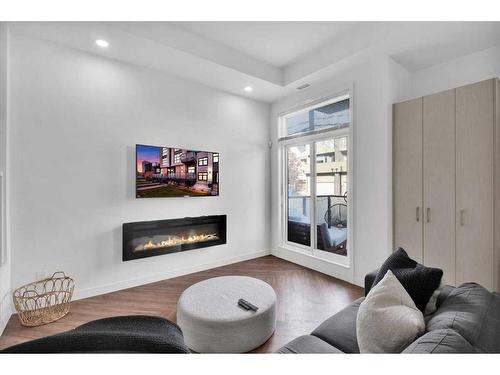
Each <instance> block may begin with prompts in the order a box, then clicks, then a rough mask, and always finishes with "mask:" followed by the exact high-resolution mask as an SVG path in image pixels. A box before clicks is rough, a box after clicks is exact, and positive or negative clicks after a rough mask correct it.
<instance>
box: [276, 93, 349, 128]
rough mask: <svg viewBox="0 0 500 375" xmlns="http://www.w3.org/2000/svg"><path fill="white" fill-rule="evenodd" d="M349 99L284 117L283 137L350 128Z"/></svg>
mask: <svg viewBox="0 0 500 375" xmlns="http://www.w3.org/2000/svg"><path fill="white" fill-rule="evenodd" d="M349 104H350V102H349V98H337V99H335V100H333V101H330V102H327V103H326V104H321V105H320V106H318V107H316V108H309V109H305V110H302V111H298V112H294V113H291V114H288V115H286V116H284V125H285V126H284V127H285V129H284V130H282V133H283V135H285V136H290V135H295V134H300V133H307V132H312V131H318V130H325V129H340V128H345V127H348V126H349V122H350V110H349Z"/></svg>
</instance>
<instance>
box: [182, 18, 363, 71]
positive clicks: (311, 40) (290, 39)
mask: <svg viewBox="0 0 500 375" xmlns="http://www.w3.org/2000/svg"><path fill="white" fill-rule="evenodd" d="M357 24H359V22H176V25H178V26H180V27H182V28H184V29H186V30H188V31H191V32H193V33H196V34H198V35H200V36H204V37H205V38H208V39H211V40H213V41H216V42H219V43H222V44H224V45H226V46H228V47H231V48H233V49H235V50H237V51H239V52H242V53H244V54H247V55H249V56H252V57H254V58H256V59H258V60H261V61H264V62H266V63H268V64H271V65H274V66H277V67H283V66H285V65H289V64H290V63H292V62H293V61H295V60H297V59H299V58H302V57H304V56H306V55H307V53H308V52H309V51H312V50H315V49H317V48H319V47H321V46H322V45H324V44H325V43H327V42H329V41H332V40H333V39H336V38H339V37H341V36H342V35H345V33H347V32H348V31H349V29H351V28H353V27H354V26H355V25H357Z"/></svg>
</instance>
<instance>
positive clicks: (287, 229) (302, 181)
mask: <svg viewBox="0 0 500 375" xmlns="http://www.w3.org/2000/svg"><path fill="white" fill-rule="evenodd" d="M280 126H281V130H282V134H283V135H284V137H282V138H281V139H280V140H279V141H280V145H281V146H282V149H283V151H284V152H283V159H282V165H283V168H282V170H283V171H284V186H283V191H284V195H283V196H284V200H285V201H284V202H283V203H284V204H283V207H285V209H284V215H283V216H282V218H283V220H282V223H283V232H282V233H283V237H282V242H283V244H284V245H285V246H292V247H296V248H298V249H299V250H302V251H307V252H310V253H312V255H313V256H318V257H321V258H327V259H331V260H333V261H338V262H340V263H344V264H345V263H346V262H347V259H348V250H349V247H348V245H349V244H348V239H349V230H350V228H349V223H350V222H351V218H350V217H349V212H350V206H349V205H350V202H349V196H348V188H351V187H350V184H349V178H350V175H351V171H350V166H349V158H348V155H349V152H350V151H349V137H350V99H349V97H348V96H346V95H344V96H342V97H340V98H337V99H336V100H330V101H328V102H324V103H320V104H319V105H317V106H316V107H312V108H308V109H307V110H301V111H297V112H292V113H289V114H286V115H283V116H282V117H281V118H280ZM318 130H321V131H319V132H318ZM290 135H293V137H289V136H290Z"/></svg>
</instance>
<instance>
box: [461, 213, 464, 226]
mask: <svg viewBox="0 0 500 375" xmlns="http://www.w3.org/2000/svg"><path fill="white" fill-rule="evenodd" d="M460 226H461V227H463V226H464V210H460Z"/></svg>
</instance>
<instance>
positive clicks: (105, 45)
mask: <svg viewBox="0 0 500 375" xmlns="http://www.w3.org/2000/svg"><path fill="white" fill-rule="evenodd" d="M95 44H97V45H98V46H99V47H101V48H108V47H109V43H108V41H106V40H104V39H97V40H96V41H95Z"/></svg>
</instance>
